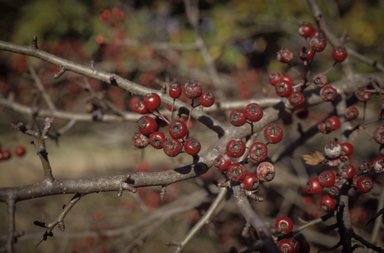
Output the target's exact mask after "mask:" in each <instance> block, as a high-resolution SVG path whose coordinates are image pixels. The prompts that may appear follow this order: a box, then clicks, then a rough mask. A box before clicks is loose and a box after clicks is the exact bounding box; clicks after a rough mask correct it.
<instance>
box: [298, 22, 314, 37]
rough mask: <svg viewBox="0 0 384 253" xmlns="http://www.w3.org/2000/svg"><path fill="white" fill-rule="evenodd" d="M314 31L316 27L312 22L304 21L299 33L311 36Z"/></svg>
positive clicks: (302, 35) (303, 35)
mask: <svg viewBox="0 0 384 253" xmlns="http://www.w3.org/2000/svg"><path fill="white" fill-rule="evenodd" d="M313 31H314V28H313V26H312V24H311V23H309V22H303V23H302V24H301V25H300V26H299V35H300V36H301V37H305V38H306V37H310V36H311V34H312V33H313Z"/></svg>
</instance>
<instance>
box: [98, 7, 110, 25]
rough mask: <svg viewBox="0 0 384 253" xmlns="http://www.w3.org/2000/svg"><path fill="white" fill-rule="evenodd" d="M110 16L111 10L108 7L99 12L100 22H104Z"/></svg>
mask: <svg viewBox="0 0 384 253" xmlns="http://www.w3.org/2000/svg"><path fill="white" fill-rule="evenodd" d="M110 17H111V11H110V10H108V9H105V10H103V12H102V13H101V14H100V16H99V19H100V21H101V22H106V21H108V19H109V18H110Z"/></svg>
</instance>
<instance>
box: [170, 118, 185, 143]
mask: <svg viewBox="0 0 384 253" xmlns="http://www.w3.org/2000/svg"><path fill="white" fill-rule="evenodd" d="M187 132H188V128H187V125H186V124H185V123H184V122H183V121H181V120H175V121H173V122H172V123H171V125H169V134H170V135H171V136H172V138H175V139H181V138H183V137H184V136H186V135H187Z"/></svg>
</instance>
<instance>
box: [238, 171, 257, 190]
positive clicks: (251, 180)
mask: <svg viewBox="0 0 384 253" xmlns="http://www.w3.org/2000/svg"><path fill="white" fill-rule="evenodd" d="M241 183H242V184H244V187H245V189H247V190H248V191H255V190H257V189H258V188H259V184H260V183H259V179H258V178H257V176H256V175H255V174H254V173H251V172H249V173H246V174H245V177H244V179H243V181H242V182H241Z"/></svg>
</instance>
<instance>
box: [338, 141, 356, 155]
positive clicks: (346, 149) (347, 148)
mask: <svg viewBox="0 0 384 253" xmlns="http://www.w3.org/2000/svg"><path fill="white" fill-rule="evenodd" d="M340 147H341V153H340V154H341V155H346V156H350V155H352V153H353V145H352V144H351V143H349V142H343V143H341V144H340Z"/></svg>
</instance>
